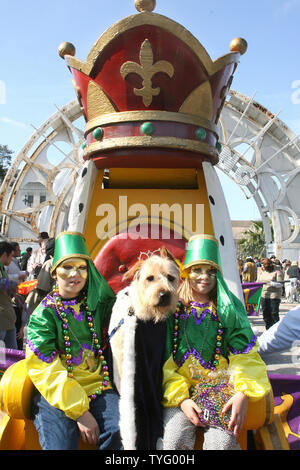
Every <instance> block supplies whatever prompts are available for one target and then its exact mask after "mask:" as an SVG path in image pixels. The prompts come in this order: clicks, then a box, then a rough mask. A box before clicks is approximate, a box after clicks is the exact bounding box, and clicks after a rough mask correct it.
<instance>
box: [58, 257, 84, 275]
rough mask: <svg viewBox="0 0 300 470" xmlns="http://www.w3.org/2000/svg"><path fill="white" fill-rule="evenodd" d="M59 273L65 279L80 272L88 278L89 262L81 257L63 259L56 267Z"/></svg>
mask: <svg viewBox="0 0 300 470" xmlns="http://www.w3.org/2000/svg"><path fill="white" fill-rule="evenodd" d="M56 272H57V275H58V276H59V277H61V278H63V279H67V278H68V277H72V276H74V275H75V274H76V273H78V274H79V276H80V277H82V278H83V279H87V277H88V270H87V262H86V261H85V260H84V259H81V258H69V259H66V260H65V261H63V262H62V263H61V264H60V265H59V266H58V267H57V268H56Z"/></svg>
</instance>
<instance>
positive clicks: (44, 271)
mask: <svg viewBox="0 0 300 470" xmlns="http://www.w3.org/2000/svg"><path fill="white" fill-rule="evenodd" d="M54 247H55V238H49V239H48V240H46V242H45V252H46V258H45V262H44V264H43V266H42V268H41V270H40V273H39V275H38V277H37V280H38V283H37V285H36V287H35V288H34V289H33V290H32V291H31V292H29V294H28V295H27V297H26V306H27V309H28V312H29V314H31V313H32V312H33V311H34V310H35V308H36V307H37V306H38V305H39V303H40V302H41V301H42V300H43V298H44V297H45V296H46V295H47V294H48V292H50V291H51V290H52V288H53V286H54V283H55V281H54V279H53V277H52V276H51V274H50V271H51V267H52V261H53V256H54Z"/></svg>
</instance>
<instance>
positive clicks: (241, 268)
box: [237, 258, 244, 282]
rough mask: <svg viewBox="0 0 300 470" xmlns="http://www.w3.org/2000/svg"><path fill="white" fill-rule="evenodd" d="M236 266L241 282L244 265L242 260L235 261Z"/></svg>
mask: <svg viewBox="0 0 300 470" xmlns="http://www.w3.org/2000/svg"><path fill="white" fill-rule="evenodd" d="M237 265H238V271H239V276H240V280H241V282H243V265H244V263H243V260H242V259H241V258H238V259H237Z"/></svg>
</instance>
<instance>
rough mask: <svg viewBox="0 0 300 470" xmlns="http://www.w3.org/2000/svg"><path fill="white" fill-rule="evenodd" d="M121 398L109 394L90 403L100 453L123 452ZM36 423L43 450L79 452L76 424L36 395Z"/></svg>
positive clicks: (113, 392) (34, 413) (34, 414)
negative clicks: (105, 451)
mask: <svg viewBox="0 0 300 470" xmlns="http://www.w3.org/2000/svg"><path fill="white" fill-rule="evenodd" d="M118 402H119V396H118V394H117V393H116V392H115V391H113V390H107V391H106V392H104V393H103V394H102V395H100V396H99V397H97V398H96V399H95V400H92V401H91V402H90V409H89V411H90V412H91V413H92V415H93V416H94V418H95V419H96V421H97V423H98V426H99V429H100V435H99V450H121V449H122V444H121V437H120V431H119V404H118ZM33 421H34V425H35V427H36V429H37V431H38V434H39V441H40V445H41V447H42V449H43V450H77V449H78V439H79V429H78V426H77V423H76V421H74V420H72V419H70V418H68V417H67V416H66V415H65V413H64V412H63V411H61V410H59V409H57V408H54V407H53V406H51V405H50V404H49V403H48V402H47V401H46V400H45V398H44V397H43V396H42V395H40V394H37V395H36V397H35V399H34V407H33Z"/></svg>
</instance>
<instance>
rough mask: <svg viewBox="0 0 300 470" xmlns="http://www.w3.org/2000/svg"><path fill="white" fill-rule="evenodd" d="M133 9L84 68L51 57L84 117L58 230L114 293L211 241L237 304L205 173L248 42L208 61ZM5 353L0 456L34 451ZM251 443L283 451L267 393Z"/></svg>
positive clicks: (139, 1)
mask: <svg viewBox="0 0 300 470" xmlns="http://www.w3.org/2000/svg"><path fill="white" fill-rule="evenodd" d="M135 6H136V8H137V10H138V13H137V14H135V15H132V16H129V17H127V18H125V19H122V20H120V21H119V22H117V23H116V24H114V25H113V26H112V27H110V28H109V29H108V30H107V31H105V32H104V33H103V34H102V35H101V36H100V37H99V39H98V40H97V41H96V42H95V44H94V45H93V47H92V49H91V51H90V53H89V55H88V57H87V59H86V61H81V60H79V59H77V58H76V57H75V47H74V46H73V45H72V44H71V43H68V42H66V43H63V44H61V45H60V46H59V55H60V56H61V57H62V58H63V59H64V60H65V63H66V65H67V66H68V68H69V70H70V72H71V74H72V77H73V85H74V88H75V91H76V94H77V98H78V102H79V106H80V110H81V112H82V113H83V115H84V118H85V128H84V142H83V144H82V149H83V152H82V157H83V160H82V162H79V163H78V165H79V168H80V170H79V175H78V178H77V179H76V186H75V189H74V192H73V196H72V199H71V201H69V203H70V210H69V213H68V224H67V227H66V228H67V229H68V230H69V231H74V232H81V233H83V234H84V236H85V239H86V243H87V246H88V249H89V252H90V253H91V256H92V258H93V259H94V263H95V265H96V267H97V269H98V270H99V271H100V273H101V274H102V275H103V276H104V277H105V279H106V280H107V282H108V283H109V285H110V286H111V287H112V288H113V290H114V291H115V292H116V293H117V292H118V291H119V290H120V289H121V288H122V287H123V283H122V276H123V274H124V272H126V271H127V270H128V269H129V268H130V267H131V266H132V265H133V264H134V263H135V262H136V261H137V258H138V257H139V256H148V255H149V254H150V253H154V252H156V251H157V250H159V248H160V247H161V246H162V245H164V246H166V247H167V248H168V249H169V250H170V251H171V252H172V253H173V255H174V256H175V257H176V258H177V259H178V260H179V261H183V258H184V254H185V248H186V242H187V241H188V240H189V238H190V237H191V236H192V235H194V234H195V233H203V234H206V235H209V236H213V237H215V238H216V239H217V241H218V244H219V249H220V255H221V261H222V269H223V273H224V278H225V279H226V282H227V284H228V286H229V288H230V289H231V291H232V292H233V293H235V294H236V296H237V297H239V298H240V299H242V298H243V294H242V289H241V284H240V280H239V275H238V271H237V265H236V262H235V259H236V255H235V247H234V241H233V236H232V228H231V221H230V216H229V213H228V209H227V205H226V201H225V198H224V195H223V190H222V187H221V184H220V182H219V179H218V176H217V174H216V171H215V168H214V166H215V165H216V164H217V162H218V160H219V154H220V152H221V150H222V146H221V144H220V141H219V129H218V121H219V118H220V115H221V112H222V109H223V106H224V103H225V99H226V96H227V93H228V92H229V89H230V86H231V83H232V80H233V74H234V72H235V69H236V67H237V65H238V63H239V61H240V57H241V55H242V54H244V53H245V52H246V49H247V43H246V41H245V40H244V39H241V38H236V39H233V41H232V42H231V44H230V52H229V53H228V54H226V55H224V56H222V57H220V58H218V59H217V60H215V61H212V60H211V58H210V56H209V54H208V53H207V51H206V50H205V48H204V47H203V46H202V45H201V44H200V43H199V41H198V40H197V39H196V38H195V37H194V36H193V35H192V34H191V33H190V32H189V31H187V30H186V29H185V28H184V27H183V26H181V25H180V24H178V23H176V22H174V21H172V20H171V19H169V18H167V17H164V16H161V15H159V14H157V13H155V12H154V9H155V1H154V0H136V1H135ZM233 260H234V262H233ZM9 353H10V357H12V359H11V361H10V362H9V363H7V365H9V367H8V368H7V370H6V371H5V372H4V375H3V377H2V380H1V382H0V400H1V415H0V416H1V417H0V419H1V418H2V420H1V422H0V449H10V450H13V449H25V450H30V449H38V448H39V444H38V439H37V433H36V431H35V428H34V426H33V423H32V420H31V396H32V392H33V386H32V383H31V382H30V379H29V378H28V376H27V375H26V371H25V369H24V362H23V360H22V353H20V354H19V356H18V355H17V354H16V355H15V356H14V352H13V351H10V352H9ZM7 354H8V351H7ZM11 363H12V364H11ZM10 364H11V365H10ZM249 433H251V445H252V447H254V448H256V449H288V448H289V444H288V441H287V437H286V433H285V432H284V426H283V423H282V420H281V418H280V415H279V414H278V413H276V408H275V412H274V399H273V395H272V394H271V395H269V396H267V397H266V398H265V399H263V400H261V401H260V402H257V403H255V406H249V409H248V415H247V419H246V423H245V426H244V429H243V431H242V433H241V436H240V443H241V447H242V448H243V449H247V447H248V446H249ZM199 439H200V440H201V438H199ZM199 442H200V441H199ZM199 442H198V444H197V445H198V448H199V447H201V443H200V444H199Z"/></svg>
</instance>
